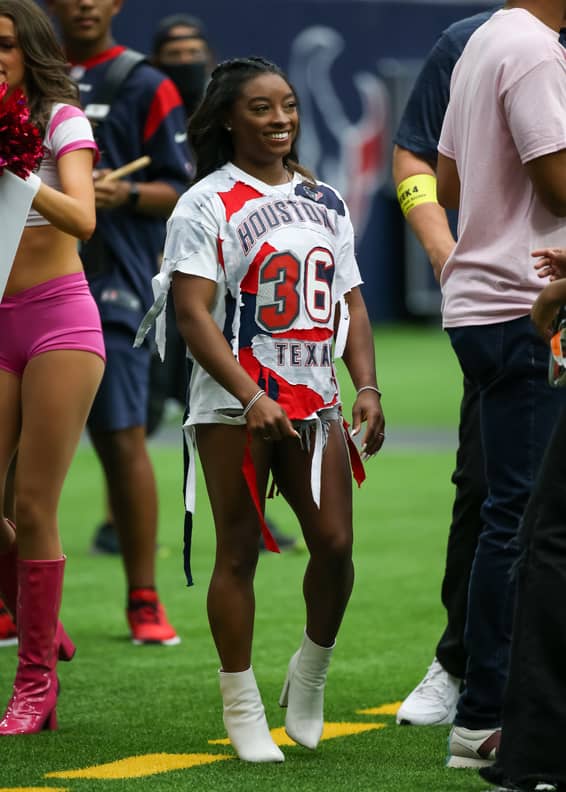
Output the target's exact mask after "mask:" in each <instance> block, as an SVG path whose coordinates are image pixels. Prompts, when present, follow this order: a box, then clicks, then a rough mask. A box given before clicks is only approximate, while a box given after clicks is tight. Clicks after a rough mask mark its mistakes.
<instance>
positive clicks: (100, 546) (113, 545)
mask: <svg viewBox="0 0 566 792" xmlns="http://www.w3.org/2000/svg"><path fill="white" fill-rule="evenodd" d="M91 550H92V552H93V553H95V554H97V555H98V554H103V555H120V552H121V551H120V542H119V541H118V534H117V533H116V529H115V528H114V525H113V524H112V523H111V522H108V521H106V522H103V523H101V524H100V525H99V526H98V528H97V529H96V532H95V534H94V538H93V540H92V547H91Z"/></svg>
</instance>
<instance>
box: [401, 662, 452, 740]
mask: <svg viewBox="0 0 566 792" xmlns="http://www.w3.org/2000/svg"><path fill="white" fill-rule="evenodd" d="M461 681H462V680H461V679H458V678H457V677H453V676H451V674H449V673H448V671H445V669H444V668H443V667H442V666H441V665H440V663H439V662H438V660H437V659H436V657H435V658H434V660H433V661H432V663H431V665H430V666H429V668H428V671H427V672H426V674H425V677H424V679H423V680H422V682H419V684H418V685H417V687H416V688H415V689H414V690H413V691H411V693H409V695H408V696H407V698H406V699H405V701H404V702H403V703H402V704H401V706H400V707H399V710H398V712H397V723H398V724H400V725H409V726H440V725H442V724H445V723H452V721H453V720H454V716H455V715H456V704H457V703H458V698H459V696H460V684H461Z"/></svg>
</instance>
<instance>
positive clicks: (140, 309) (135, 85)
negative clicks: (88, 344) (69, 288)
mask: <svg viewBox="0 0 566 792" xmlns="http://www.w3.org/2000/svg"><path fill="white" fill-rule="evenodd" d="M124 49H125V48H124V47H120V46H114V47H112V48H111V49H109V50H107V51H106V52H104V53H102V54H101V55H98V56H96V57H95V58H92V59H90V60H88V61H86V62H84V63H82V64H76V65H74V66H73V71H72V75H73V77H74V78H75V79H76V80H77V82H78V84H79V87H80V92H81V100H82V103H83V106H84V108H85V111H86V113H87V115H88V116H89V118H90V119H91V120H92V121H93V125H94V128H95V136H96V139H97V142H98V145H99V148H100V152H101V161H100V165H99V167H101V168H111V169H115V168H118V167H120V166H122V165H124V164H126V163H128V162H130V161H132V160H135V159H137V158H138V157H141V156H143V155H148V156H149V157H151V164H150V165H149V166H148V167H147V168H145V169H143V170H141V171H138V172H137V173H136V174H134V175H133V176H132V177H131V178H132V180H135V181H138V182H140V183H141V182H153V181H160V182H165V183H167V184H169V185H171V186H172V187H173V188H174V189H175V190H176V191H177V193H179V195H180V194H181V193H183V192H184V191H185V190H186V189H187V186H188V181H189V152H188V147H187V139H186V117H185V113H184V108H183V104H182V100H181V98H180V96H179V93H178V91H177V89H176V88H175V86H174V84H173V83H172V82H171V81H170V80H169V79H168V78H166V77H164V75H163V74H161V72H159V71H157V70H156V69H154V68H153V67H152V66H150V65H149V64H147V63H145V62H142V63H140V64H138V65H137V66H135V67H134V69H133V70H132V71H131V73H130V74H129V75H128V77H127V78H126V80H125V81H124V82H123V84H122V85H121V87H120V89H119V91H118V93H117V96H116V97H115V99H114V100H113V101H112V104H111V108H110V111H109V113H108V114H107V115H106V117H103V118H100V120H98V117H99V116H100V115H101V113H100V108H99V107H97V92H99V91H100V90H101V86H102V84H103V83H104V80H105V76H106V74H107V71H108V69H109V68H110V66H111V64H112V63H113V62H114V61H115V59H116V58H117V57H118V56H119V55H120V54H121V53H122V52H123V51H124ZM164 238H165V218H162V217H152V216H151V215H148V214H141V213H138V212H137V211H136V209H135V206H130V205H128V204H126V205H124V206H121V207H119V208H117V209H113V210H99V211H98V212H97V229H96V232H95V235H94V237H93V238H92V240H90V241H89V242H88V243H87V244H86V245H85V246H84V247H83V250H82V256H83V261H84V262H85V268H86V271H87V276H88V278H89V283H90V288H91V291H92V293H93V295H94V297H95V299H96V301H97V304H98V307H99V310H100V315H101V318H102V324H103V329H104V336H105V341H106V346H107V351H108V365H107V370H106V373H105V376H104V379H103V382H102V385H101V387H100V390H99V393H98V395H97V397H96V400H95V403H94V405H93V409H92V411H91V415H90V417H89V427H90V428H92V429H94V430H101V431H114V430H118V429H124V428H128V427H129V426H136V425H145V422H146V414H147V391H148V379H149V359H150V350H149V348H147V347H146V348H145V349H143V350H132V349H131V347H132V343H133V338H134V335H135V332H136V330H137V327H138V325H139V323H140V320H141V318H142V316H143V315H144V313H145V312H146V310H147V309H148V308H149V306H150V305H151V303H152V302H153V294H152V290H151V278H152V277H153V275H155V273H156V272H157V270H158V269H159V261H160V255H161V251H162V247H163V241H164Z"/></svg>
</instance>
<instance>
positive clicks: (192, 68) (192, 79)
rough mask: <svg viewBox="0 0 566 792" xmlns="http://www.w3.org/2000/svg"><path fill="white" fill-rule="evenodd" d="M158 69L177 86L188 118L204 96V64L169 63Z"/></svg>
mask: <svg viewBox="0 0 566 792" xmlns="http://www.w3.org/2000/svg"><path fill="white" fill-rule="evenodd" d="M159 69H160V70H161V71H162V72H164V73H165V74H166V75H167V76H168V77H169V78H170V79H171V80H173V82H174V83H175V85H176V86H177V88H178V90H179V93H180V94H181V99H182V100H183V104H184V105H185V110H186V112H187V116H189V117H190V116H191V115H192V114H193V113H194V112H195V110H196V109H197V107H198V105H199V102H200V100H201V99H202V97H203V95H204V88H205V85H206V63H170V64H168V65H160V66H159Z"/></svg>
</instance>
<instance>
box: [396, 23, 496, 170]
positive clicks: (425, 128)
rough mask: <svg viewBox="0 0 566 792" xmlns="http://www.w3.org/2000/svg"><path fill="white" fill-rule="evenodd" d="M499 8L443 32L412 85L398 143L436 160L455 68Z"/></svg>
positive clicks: (431, 161) (429, 159)
mask: <svg viewBox="0 0 566 792" xmlns="http://www.w3.org/2000/svg"><path fill="white" fill-rule="evenodd" d="M496 10H497V9H496V8H492V9H491V10H489V11H482V12H481V13H480V14H475V16H471V17H467V18H466V19H461V20H459V21H458V22H454V24H453V25H450V27H449V28H447V29H446V30H445V31H444V32H443V33H442V35H441V36H440V38H439V39H438V41H437V42H436V44H435V45H434V47H433V48H432V50H431V51H430V53H429V54H428V57H427V59H426V61H425V63H424V65H423V67H422V69H421V71H420V72H419V76H418V77H417V80H416V82H415V85H414V86H413V90H412V92H411V95H410V97H409V101H408V102H407V106H406V108H405V112H404V113H403V117H402V118H401V122H400V124H399V128H398V130H397V134H396V135H395V138H394V143H396V144H397V145H398V146H401V147H402V148H405V149H408V150H409V151H412V152H413V154H416V155H417V156H418V157H422V158H423V159H426V160H427V161H429V162H430V163H431V164H435V163H436V159H437V156H438V152H437V146H438V140H439V138H440V131H441V129H442V122H443V121H444V114H445V113H446V108H447V107H448V99H449V97H450V78H451V77H452V69H453V68H454V66H455V64H456V61H457V60H458V58H459V57H460V55H461V54H462V50H463V49H464V47H465V46H466V44H467V41H468V39H469V38H470V36H471V35H472V33H473V32H474V31H475V30H477V29H478V28H479V27H480V25H483V23H484V22H487V20H488V19H489V18H490V16H491V15H492V14H493V12H494V11H496Z"/></svg>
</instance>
